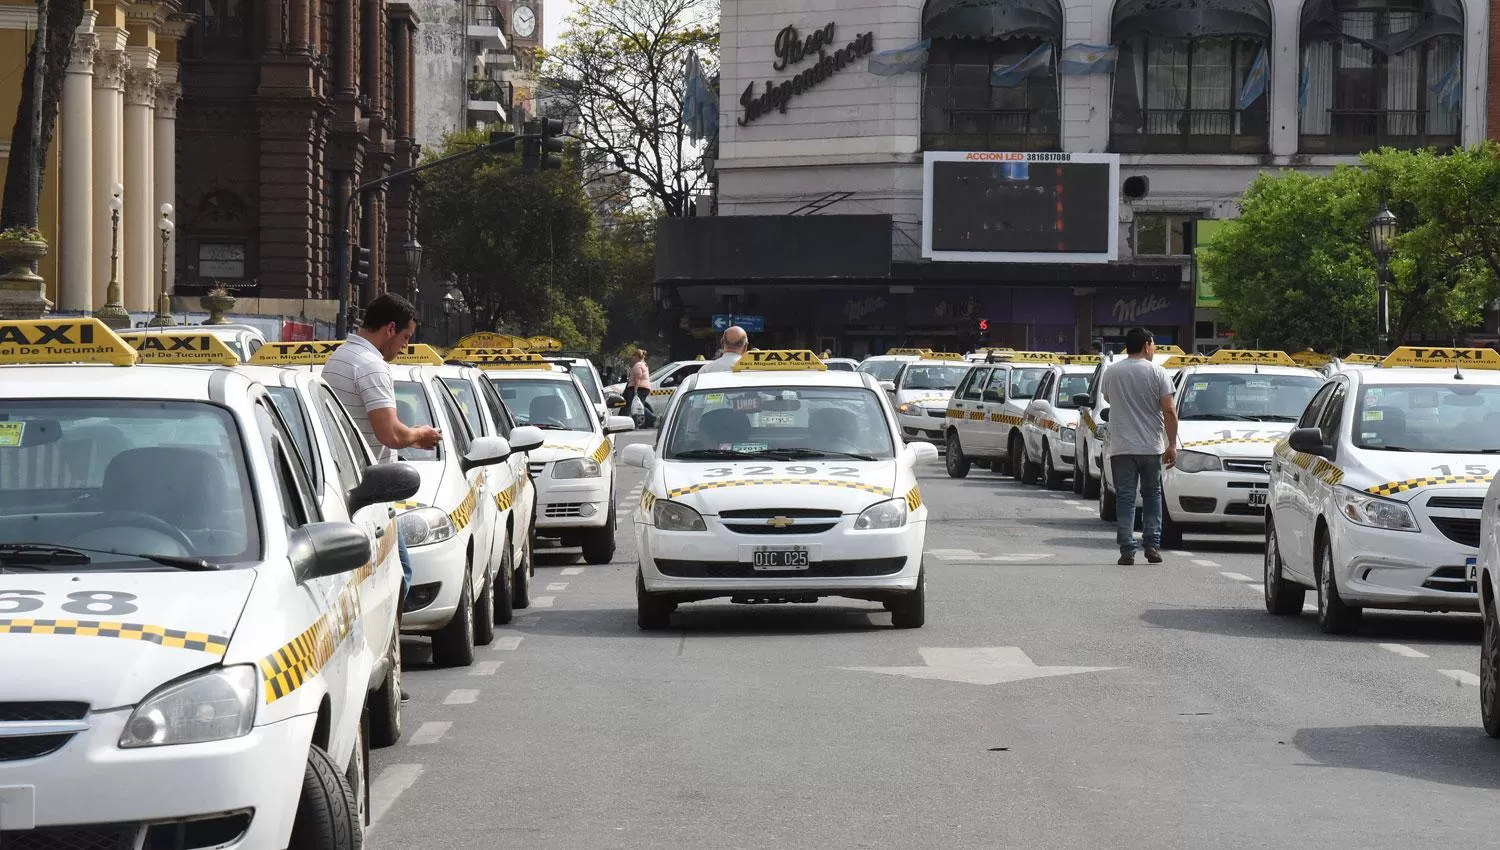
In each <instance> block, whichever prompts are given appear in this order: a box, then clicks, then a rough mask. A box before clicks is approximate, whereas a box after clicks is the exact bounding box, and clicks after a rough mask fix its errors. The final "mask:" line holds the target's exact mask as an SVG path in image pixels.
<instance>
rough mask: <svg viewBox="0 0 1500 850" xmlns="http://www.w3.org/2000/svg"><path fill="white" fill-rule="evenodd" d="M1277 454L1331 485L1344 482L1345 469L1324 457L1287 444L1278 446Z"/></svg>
mask: <svg viewBox="0 0 1500 850" xmlns="http://www.w3.org/2000/svg"><path fill="white" fill-rule="evenodd" d="M1276 456H1277V457H1279V458H1281V459H1282V460H1283V461H1285V462H1286V463H1290V464H1292V465H1293V466H1295V467H1297V468H1299V469H1302V470H1306V471H1307V472H1309V473H1311V474H1312V476H1313V477H1314V478H1316V479H1318V480H1319V481H1322V482H1323V483H1325V484H1327V485H1329V486H1330V487H1334V486H1337V485H1339V484H1341V483H1343V480H1344V470H1342V469H1339V468H1338V467H1337V466H1334V465H1333V464H1331V463H1329V462H1328V461H1326V460H1324V459H1323V458H1320V457H1317V456H1316V455H1310V454H1306V453H1303V452H1298V451H1293V450H1292V449H1291V448H1289V447H1288V446H1286V445H1285V444H1281V445H1278V446H1277V447H1276Z"/></svg>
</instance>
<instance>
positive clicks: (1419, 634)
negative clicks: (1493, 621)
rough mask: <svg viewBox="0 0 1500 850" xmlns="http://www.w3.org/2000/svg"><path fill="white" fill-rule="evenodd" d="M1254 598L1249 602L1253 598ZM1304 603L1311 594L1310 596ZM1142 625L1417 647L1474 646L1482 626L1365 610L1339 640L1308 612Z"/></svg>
mask: <svg viewBox="0 0 1500 850" xmlns="http://www.w3.org/2000/svg"><path fill="white" fill-rule="evenodd" d="M1252 598H1253V597H1252ZM1309 601H1312V600H1311V594H1309ZM1141 620H1142V621H1144V622H1146V623H1147V624H1149V625H1152V626H1155V627H1157V628H1159V629H1172V630H1174V631H1184V632H1201V633H1203V634H1214V635H1223V636H1225V637H1250V638H1284V639H1288V640H1318V641H1331V642H1341V643H1388V642H1396V641H1400V642H1420V643H1434V644H1444V643H1446V644H1454V645H1473V646H1478V644H1479V638H1480V635H1481V634H1482V633H1483V631H1484V623H1483V621H1481V620H1480V619H1479V615H1477V614H1421V613H1409V612H1404V611H1369V610H1367V611H1365V614H1364V622H1363V623H1362V624H1361V627H1360V631H1359V634H1357V635H1350V636H1347V637H1341V636H1338V635H1325V634H1323V633H1322V632H1321V631H1319V630H1318V623H1317V620H1316V619H1314V615H1313V614H1312V613H1311V612H1308V613H1304V614H1303V615H1302V616H1300V617H1275V616H1272V615H1270V614H1267V613H1266V612H1265V611H1264V610H1261V609H1259V608H1155V609H1151V610H1148V611H1146V612H1144V613H1142V614H1141Z"/></svg>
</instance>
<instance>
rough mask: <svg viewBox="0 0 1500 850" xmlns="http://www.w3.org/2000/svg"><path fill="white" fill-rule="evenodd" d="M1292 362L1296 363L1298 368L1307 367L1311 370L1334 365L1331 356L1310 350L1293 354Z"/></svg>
mask: <svg viewBox="0 0 1500 850" xmlns="http://www.w3.org/2000/svg"><path fill="white" fill-rule="evenodd" d="M1292 362H1293V363H1296V364H1297V365H1298V366H1306V367H1308V368H1310V369H1316V368H1318V367H1320V366H1327V365H1328V364H1329V363H1332V362H1333V356H1332V355H1329V354H1319V353H1318V352H1316V351H1313V350H1312V349H1310V348H1309V349H1307V350H1305V351H1294V352H1292Z"/></svg>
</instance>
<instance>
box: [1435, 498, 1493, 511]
mask: <svg viewBox="0 0 1500 850" xmlns="http://www.w3.org/2000/svg"><path fill="white" fill-rule="evenodd" d="M1427 507H1429V508H1439V509H1442V508H1446V509H1448V510H1454V511H1480V510H1484V497H1483V496H1433V497H1432V498H1431V499H1428V500H1427Z"/></svg>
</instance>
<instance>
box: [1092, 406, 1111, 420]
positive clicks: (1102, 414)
mask: <svg viewBox="0 0 1500 850" xmlns="http://www.w3.org/2000/svg"><path fill="white" fill-rule="evenodd" d="M1094 415H1095V416H1097V417H1099V421H1100V422H1108V421H1109V408H1107V407H1106V408H1104V409H1103V410H1101V411H1099V412H1098V413H1095V414H1094Z"/></svg>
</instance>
